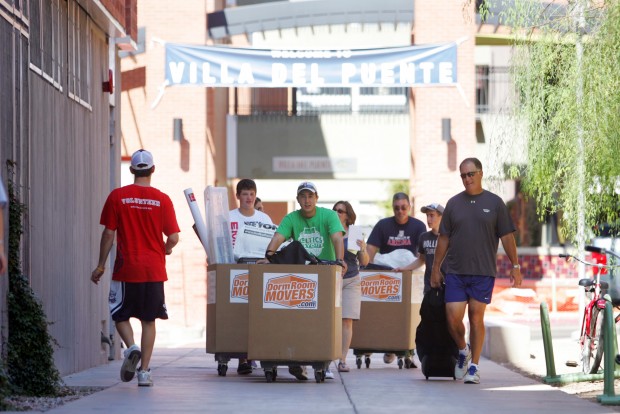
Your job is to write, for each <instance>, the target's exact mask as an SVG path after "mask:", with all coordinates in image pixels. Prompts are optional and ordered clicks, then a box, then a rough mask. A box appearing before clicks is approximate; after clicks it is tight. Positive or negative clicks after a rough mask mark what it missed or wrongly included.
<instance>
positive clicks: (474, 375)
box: [464, 365, 480, 384]
mask: <svg viewBox="0 0 620 414" xmlns="http://www.w3.org/2000/svg"><path fill="white" fill-rule="evenodd" d="M464 380H465V384H480V370H479V369H478V367H475V366H473V365H472V366H471V367H469V369H468V370H467V375H465V378H464Z"/></svg>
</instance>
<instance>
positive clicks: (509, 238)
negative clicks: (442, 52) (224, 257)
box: [431, 158, 522, 384]
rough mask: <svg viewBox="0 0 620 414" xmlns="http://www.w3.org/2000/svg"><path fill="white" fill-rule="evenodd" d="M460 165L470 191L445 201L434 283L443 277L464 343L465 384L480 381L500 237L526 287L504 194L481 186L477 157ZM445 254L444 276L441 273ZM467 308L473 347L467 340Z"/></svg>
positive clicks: (460, 374)
mask: <svg viewBox="0 0 620 414" xmlns="http://www.w3.org/2000/svg"><path fill="white" fill-rule="evenodd" d="M459 169H460V173H461V179H462V180H463V186H464V187H465V191H463V192H462V193H459V194H457V195H455V196H454V197H452V198H451V199H450V200H449V201H448V203H447V204H446V208H445V210H444V213H443V217H442V220H441V224H440V226H439V239H438V241H437V247H436V249H435V261H434V262H433V271H432V273H431V286H432V287H439V286H441V282H442V280H443V281H444V282H445V288H446V317H447V319H448V329H449V330H450V334H451V335H452V337H453V338H454V340H455V342H456V344H457V345H458V347H459V357H458V361H457V364H456V366H455V368H454V376H455V377H456V378H458V379H464V380H465V383H470V384H479V383H480V372H479V370H478V363H479V361H480V354H481V353H482V346H483V344H484V331H485V328H484V312H485V310H486V305H488V304H489V303H491V295H492V293H493V286H494V284H495V275H496V273H497V268H496V261H497V247H498V245H499V240H501V241H502V246H503V247H504V250H505V251H506V255H507V256H508V258H509V259H510V261H511V262H512V265H513V266H512V269H511V271H510V279H511V281H512V282H513V286H514V287H519V286H521V280H522V277H521V271H520V267H519V261H518V257H517V246H516V243H515V239H514V234H513V233H514V231H515V227H514V225H513V223H512V220H511V219H510V215H509V213H508V208H507V207H506V205H505V204H504V202H503V201H502V199H501V198H500V197H498V196H497V195H495V194H493V193H491V192H489V191H486V190H484V189H483V188H482V176H483V172H482V163H480V161H479V160H478V159H476V158H466V159H465V160H463V162H462V163H461V165H460V167H459ZM444 259H445V260H446V263H447V270H446V275H445V277H444V276H442V274H441V272H440V267H441V265H442V263H443V261H444ZM466 308H467V309H468V316H469V324H470V334H469V339H470V343H471V346H470V345H468V344H467V342H466V340H465V325H464V324H463V318H464V316H465V309H466ZM470 361H471V365H469V366H468V363H469V362H470Z"/></svg>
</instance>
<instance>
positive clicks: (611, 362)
mask: <svg viewBox="0 0 620 414" xmlns="http://www.w3.org/2000/svg"><path fill="white" fill-rule="evenodd" d="M604 315H605V316H604V318H603V327H602V328H603V347H604V348H603V350H604V351H605V353H604V354H603V369H604V376H603V381H604V384H603V394H601V395H599V396H598V397H596V399H597V400H598V402H600V403H601V404H603V405H620V397H619V396H616V391H615V388H614V380H615V378H614V377H615V372H614V371H615V369H616V360H615V358H616V353H617V352H618V351H617V339H616V327H615V320H614V314H613V305H612V304H611V302H610V301H607V303H606V304H605V313H604Z"/></svg>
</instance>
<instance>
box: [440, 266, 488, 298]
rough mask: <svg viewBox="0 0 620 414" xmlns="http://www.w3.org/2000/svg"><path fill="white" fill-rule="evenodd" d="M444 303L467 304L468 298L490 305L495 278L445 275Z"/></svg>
mask: <svg viewBox="0 0 620 414" xmlns="http://www.w3.org/2000/svg"><path fill="white" fill-rule="evenodd" d="M444 280H445V283H446V302H467V301H468V300H469V298H472V299H475V300H477V301H478V302H482V303H486V304H487V305H488V304H489V303H491V296H492V295H493V286H495V278H494V277H493V276H478V275H455V274H454V273H448V274H446V276H445V278H444Z"/></svg>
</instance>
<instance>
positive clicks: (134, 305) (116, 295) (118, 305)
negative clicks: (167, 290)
mask: <svg viewBox="0 0 620 414" xmlns="http://www.w3.org/2000/svg"><path fill="white" fill-rule="evenodd" d="M108 303H109V305H110V313H111V314H112V319H113V320H114V321H115V322H124V321H128V320H129V318H137V319H140V320H141V321H145V322H151V321H154V320H155V319H168V311H167V310H166V297H165V295H164V282H145V283H129V282H119V281H117V280H113V281H112V282H111V283H110V296H109V297H108Z"/></svg>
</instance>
